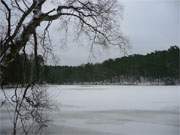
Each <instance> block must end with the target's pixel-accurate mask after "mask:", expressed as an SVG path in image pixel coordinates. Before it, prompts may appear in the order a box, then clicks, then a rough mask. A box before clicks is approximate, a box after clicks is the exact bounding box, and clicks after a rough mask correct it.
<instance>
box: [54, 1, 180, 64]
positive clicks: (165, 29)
mask: <svg viewBox="0 0 180 135" xmlns="http://www.w3.org/2000/svg"><path fill="white" fill-rule="evenodd" d="M121 1H122V2H121V3H122V5H123V6H124V12H123V17H124V19H123V21H122V25H121V29H122V31H123V33H124V34H125V35H126V36H127V37H128V39H129V41H130V46H131V47H130V49H129V50H128V54H134V53H139V54H146V53H148V52H151V51H154V50H163V49H168V48H169V47H170V46H172V45H178V46H179V45H180V0H121ZM53 33H54V34H53V35H52V38H53V39H52V41H53V43H54V44H56V46H55V47H54V50H55V54H56V56H57V57H58V58H59V60H60V61H59V62H58V64H59V65H73V66H76V65H81V64H85V63H87V62H102V61H103V60H105V59H109V58H117V57H120V56H123V55H124V54H123V53H122V52H121V51H120V50H119V48H117V47H109V48H99V47H97V48H95V51H94V55H95V57H92V55H91V57H90V58H89V55H90V54H89V46H88V45H84V44H78V45H77V44H76V43H71V44H69V45H67V46H63V47H62V46H61V47H60V46H59V44H60V43H61V42H62V41H61V40H60V38H58V36H57V33H56V32H55V31H54V32H53Z"/></svg>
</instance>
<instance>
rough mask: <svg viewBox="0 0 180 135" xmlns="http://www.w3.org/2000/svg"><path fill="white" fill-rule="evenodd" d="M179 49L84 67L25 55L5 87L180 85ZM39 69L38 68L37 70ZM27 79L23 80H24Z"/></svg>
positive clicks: (7, 74)
mask: <svg viewBox="0 0 180 135" xmlns="http://www.w3.org/2000/svg"><path fill="white" fill-rule="evenodd" d="M179 52H180V49H179V47H178V46H171V47H170V48H169V49H168V50H161V51H154V52H151V53H148V54H146V55H140V54H133V55H129V56H124V57H121V58H116V59H109V60H106V61H104V62H102V63H96V64H92V63H88V64H84V65H80V66H52V65H46V64H44V60H43V57H42V56H40V55H39V56H38V60H37V63H38V64H35V62H34V60H33V55H29V56H25V55H23V54H20V55H18V57H17V58H16V59H15V60H14V62H12V63H11V64H10V65H9V66H8V67H7V70H6V72H5V73H4V78H5V80H4V84H6V85H13V84H17V83H18V84H21V83H24V82H22V80H23V81H25V82H29V81H31V80H38V82H39V83H43V84H46V83H47V84H139V83H150V84H164V85H175V84H179V82H180V67H179V61H180V59H179V58H180V56H179ZM35 65H38V67H36V68H33V67H34V66H35ZM22 78H23V79H22Z"/></svg>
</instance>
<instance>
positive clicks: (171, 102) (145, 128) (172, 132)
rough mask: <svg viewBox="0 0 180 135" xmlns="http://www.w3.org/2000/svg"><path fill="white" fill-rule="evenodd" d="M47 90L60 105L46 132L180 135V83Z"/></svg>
mask: <svg viewBox="0 0 180 135" xmlns="http://www.w3.org/2000/svg"><path fill="white" fill-rule="evenodd" d="M48 92H49V93H50V99H52V102H53V104H56V106H57V107H58V108H57V109H56V110H54V111H53V112H51V113H50V115H49V118H51V119H52V120H53V121H52V122H51V123H50V125H49V127H48V129H47V131H46V134H47V135H48V134H49V135H180V113H179V112H180V86H77V85H76V86H74V85H73V86H49V87H48ZM1 124H2V123H1Z"/></svg>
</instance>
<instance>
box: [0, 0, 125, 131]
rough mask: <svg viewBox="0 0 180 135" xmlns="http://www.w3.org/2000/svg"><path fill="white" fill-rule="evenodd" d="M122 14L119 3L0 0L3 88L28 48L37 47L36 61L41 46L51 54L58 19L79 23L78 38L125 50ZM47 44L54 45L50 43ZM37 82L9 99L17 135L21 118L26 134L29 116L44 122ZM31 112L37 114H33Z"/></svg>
mask: <svg viewBox="0 0 180 135" xmlns="http://www.w3.org/2000/svg"><path fill="white" fill-rule="evenodd" d="M50 2H54V3H56V4H55V6H57V7H53V8H52V9H51V8H50V7H48V6H47V5H48V3H50ZM44 7H48V9H44ZM119 11H120V8H119V4H118V2H117V1H116V0H62V1H60V2H58V1H57V0H54V1H53V0H51V1H48V0H0V16H1V20H0V83H1V84H2V85H3V72H4V71H5V70H6V67H7V66H8V64H9V63H11V62H12V61H13V60H14V59H15V58H16V56H17V55H18V54H19V53H20V52H23V53H24V54H26V51H25V50H26V49H25V48H26V47H27V46H28V45H30V44H31V45H33V46H34V54H35V59H36V58H37V53H38V52H37V49H38V47H39V46H42V48H45V51H48V48H49V45H50V44H52V42H51V40H50V36H49V31H48V30H49V27H50V26H51V24H52V22H53V21H55V20H58V21H60V22H65V24H66V23H69V22H72V23H73V24H76V27H73V28H75V29H76V32H77V33H76V35H78V36H79V35H81V34H82V33H84V34H85V35H87V36H88V37H89V39H90V40H91V41H92V45H94V44H100V45H117V46H119V47H124V46H125V45H126V44H127V40H126V39H125V38H124V37H123V36H122V34H121V32H120V29H119V27H120V25H119V24H118V21H117V19H118V17H117V16H119V14H120V12H119ZM66 26H68V25H66ZM39 27H42V29H43V31H38V30H37V29H38V28H39ZM47 41H49V42H48V43H50V44H47ZM35 64H37V61H36V60H35ZM36 72H38V71H36ZM34 83H36V80H32V81H31V82H30V83H29V84H27V86H26V87H25V89H24V90H23V92H21V94H19V93H18V92H17V89H15V92H14V95H13V96H12V97H11V98H10V99H8V100H11V102H13V103H15V104H13V106H14V108H15V115H14V116H15V117H14V132H13V134H16V127H17V125H16V124H17V123H18V122H17V121H18V119H19V118H21V124H22V127H23V129H24V131H25V132H24V133H25V134H27V130H26V129H27V128H26V126H24V125H25V124H24V123H25V121H23V120H26V119H27V117H29V116H32V118H33V119H35V121H36V122H37V123H38V122H39V121H40V122H39V123H41V124H42V123H43V122H42V119H41V117H39V118H37V119H38V120H37V119H36V116H40V115H37V114H38V113H39V111H35V110H39V109H38V108H43V107H47V102H45V103H44V102H42V101H41V100H40V99H43V98H42V97H38V98H37V99H38V100H36V99H34V97H37V96H38V95H40V93H41V91H34V90H33V88H34ZM29 88H31V89H30V90H29ZM29 91H30V94H29V95H28V92H29ZM4 93H5V91H4ZM40 101H41V102H40ZM28 106H30V108H31V110H28V108H27V107H28ZM29 112H33V113H31V114H30V115H29ZM34 112H36V115H34ZM22 113H23V114H22ZM41 124H40V125H41Z"/></svg>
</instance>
